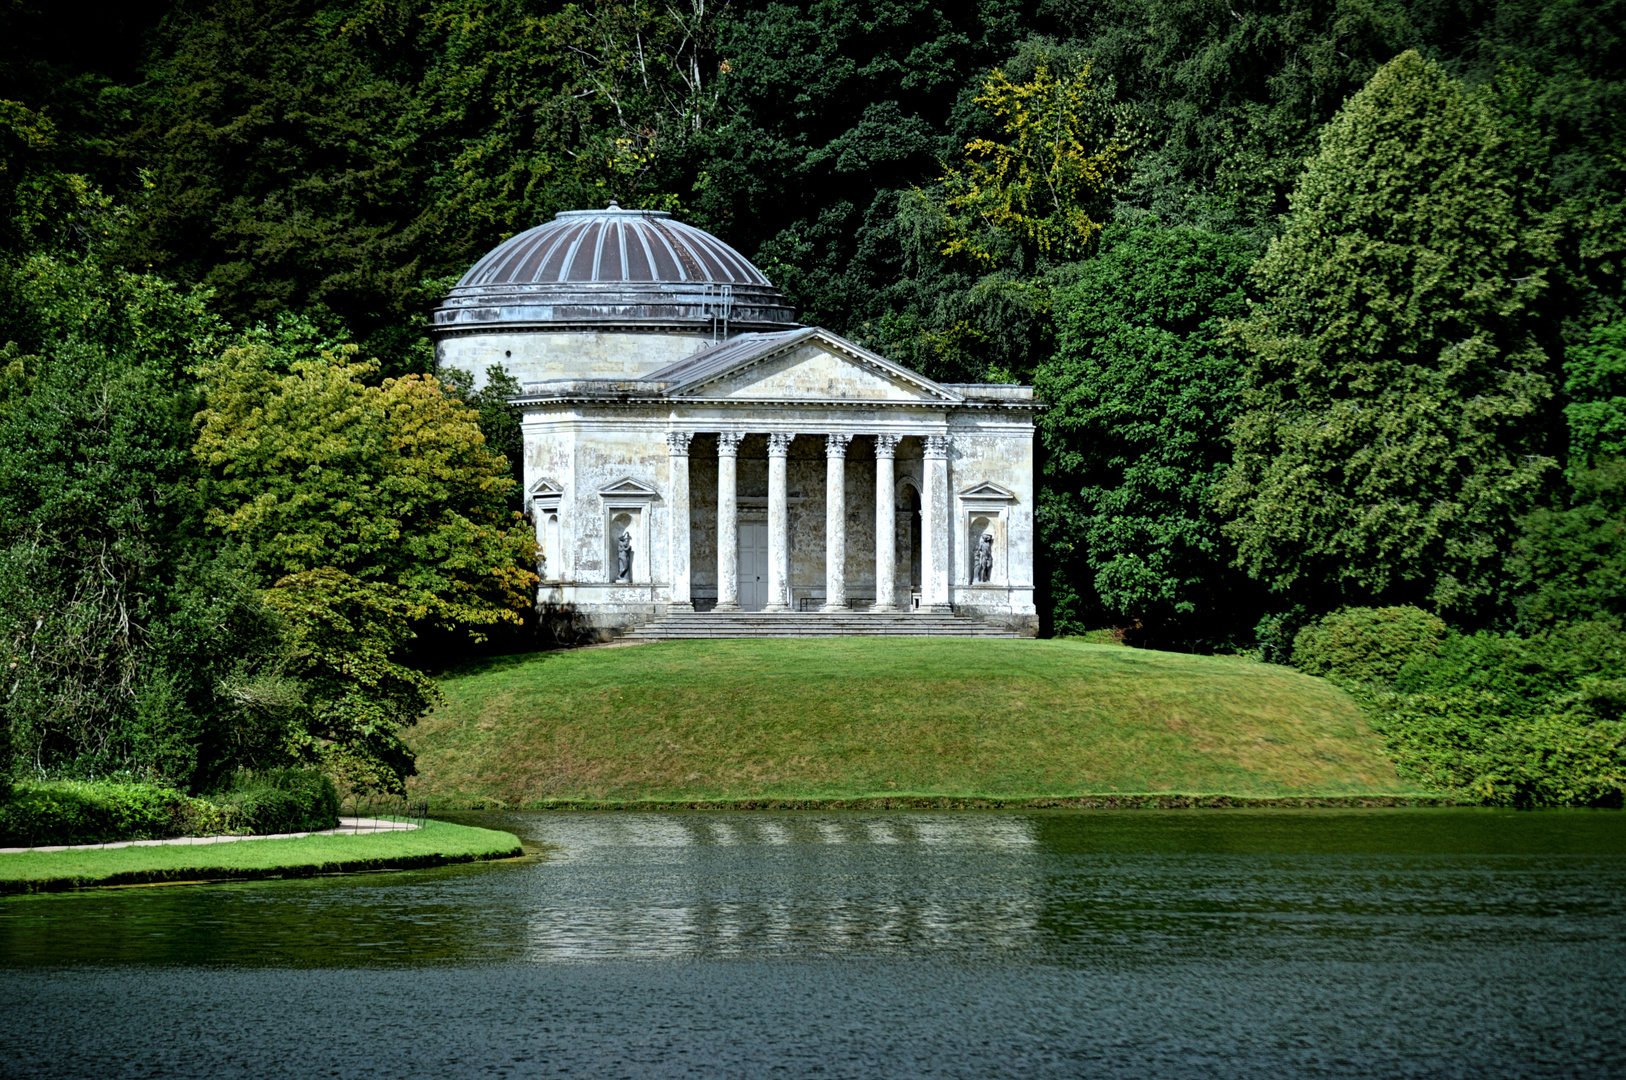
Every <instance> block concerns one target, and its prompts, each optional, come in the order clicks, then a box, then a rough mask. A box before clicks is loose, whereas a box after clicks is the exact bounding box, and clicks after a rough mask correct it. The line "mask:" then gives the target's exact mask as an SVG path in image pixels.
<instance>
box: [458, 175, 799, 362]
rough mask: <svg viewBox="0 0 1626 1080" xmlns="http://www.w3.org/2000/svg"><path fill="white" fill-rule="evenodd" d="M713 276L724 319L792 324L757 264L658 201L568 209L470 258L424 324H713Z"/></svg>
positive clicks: (750, 324)
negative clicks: (652, 205)
mask: <svg viewBox="0 0 1626 1080" xmlns="http://www.w3.org/2000/svg"><path fill="white" fill-rule="evenodd" d="M718 286H722V287H725V288H726V289H728V290H729V291H731V292H732V294H733V296H734V302H733V304H732V305H730V307H731V308H732V311H733V317H732V318H731V319H730V321H729V325H730V326H731V327H732V328H735V329H737V330H738V331H740V332H751V331H763V332H768V331H779V330H784V329H787V328H790V327H794V326H795V325H796V321H795V319H796V313H795V312H794V311H792V310H791V308H790V306H789V305H788V304H786V303H785V298H784V297H783V296H782V295H780V293H779V291H778V290H777V289H775V288H774V286H773V283H772V282H771V281H769V280H768V278H767V277H766V276H765V275H764V274H763V273H762V271H760V270H758V269H757V268H756V267H755V266H752V265H751V262H750V260H748V259H746V258H745V257H744V256H743V255H741V254H740V253H739V252H738V251H735V250H734V249H733V248H732V247H730V246H729V245H728V244H726V243H724V242H723V241H722V240H719V239H718V238H717V237H715V236H712V235H711V234H710V233H708V232H705V231H704V230H702V229H697V228H695V227H694V226H692V225H686V224H684V223H683V222H680V221H677V220H674V219H673V218H672V215H670V214H668V213H665V212H663V211H659V210H622V209H621V208H620V207H616V206H611V207H609V208H607V209H605V210H571V211H565V212H563V213H560V214H558V215H556V216H555V217H554V219H553V220H552V221H549V222H547V223H545V224H542V225H538V226H536V227H535V228H532V229H528V230H526V231H524V232H522V233H519V234H518V235H516V236H513V237H510V238H509V239H508V240H505V241H504V242H503V243H501V244H499V245H498V246H497V247H496V248H494V249H493V250H492V251H491V252H489V253H488V254H486V255H485V256H484V257H483V258H481V259H479V260H478V261H476V262H475V264H474V265H473V266H472V267H471V268H470V269H469V272H468V273H467V274H465V275H463V278H462V280H461V281H459V282H458V283H457V285H456V286H454V287H453V289H452V291H451V293H450V294H449V295H447V297H446V298H445V300H443V301H442V302H441V304H440V305H439V306H438V307H437V308H436V309H435V312H434V318H433V322H432V326H433V327H434V329H433V331H432V332H433V333H434V334H436V335H437V336H438V335H440V334H442V333H466V332H470V331H474V330H476V328H479V329H480V330H482V331H483V330H496V329H498V328H500V327H512V328H515V329H518V328H520V327H526V328H530V329H541V328H545V327H550V326H558V327H560V328H565V327H576V328H584V329H585V328H587V327H605V328H608V327H622V328H626V329H633V330H639V331H643V330H648V331H649V332H654V331H655V330H656V329H657V328H659V329H660V331H661V332H674V331H675V332H683V333H690V332H714V331H715V329H716V326H715V323H716V318H715V316H716V297H715V294H716V292H717V287H718Z"/></svg>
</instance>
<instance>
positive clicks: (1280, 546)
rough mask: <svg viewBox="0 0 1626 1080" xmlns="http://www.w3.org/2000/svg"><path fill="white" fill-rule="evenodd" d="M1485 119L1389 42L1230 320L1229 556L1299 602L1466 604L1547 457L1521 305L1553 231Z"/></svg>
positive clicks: (1337, 123)
mask: <svg viewBox="0 0 1626 1080" xmlns="http://www.w3.org/2000/svg"><path fill="white" fill-rule="evenodd" d="M1507 156H1508V155H1507V150H1506V146H1505V142H1504V139H1503V137H1502V136H1501V134H1500V133H1499V132H1498V130H1497V128H1496V126H1495V124H1494V123H1493V121H1492V120H1491V119H1490V117H1489V115H1488V113H1487V112H1486V111H1485V110H1482V109H1481V108H1479V107H1478V105H1477V104H1476V102H1475V101H1474V100H1473V99H1472V98H1470V96H1469V95H1467V94H1466V93H1465V92H1464V91H1463V89H1462V88H1461V87H1460V86H1459V85H1458V84H1457V83H1456V82H1454V81H1453V80H1451V79H1450V78H1449V77H1447V76H1446V74H1445V73H1444V72H1443V71H1442V70H1441V69H1440V68H1439V67H1438V66H1437V65H1435V64H1433V63H1430V62H1427V61H1424V60H1423V59H1422V58H1421V57H1419V56H1418V55H1417V54H1416V53H1415V52H1406V53H1403V54H1401V55H1400V56H1399V57H1397V58H1396V59H1395V60H1393V61H1391V62H1390V63H1389V64H1387V65H1385V66H1384V67H1383V68H1382V69H1381V70H1379V71H1378V73H1377V74H1376V75H1374V76H1373V78H1372V80H1371V82H1369V83H1368V84H1367V85H1366V87H1365V88H1364V89H1362V90H1361V91H1360V92H1359V93H1357V94H1355V95H1354V96H1353V97H1352V98H1350V100H1349V102H1348V103H1347V104H1346V105H1345V107H1344V108H1343V110H1342V111H1341V112H1340V113H1339V114H1338V116H1337V117H1336V118H1334V120H1333V121H1332V122H1331V123H1330V124H1329V125H1328V127H1327V129H1326V131H1325V133H1324V135H1323V137H1322V140H1321V145H1320V149H1319V151H1318V153H1317V154H1316V156H1315V157H1314V158H1312V159H1311V161H1310V163H1309V165H1308V167H1307V169H1306V171H1305V173H1304V175H1303V177H1302V178H1301V179H1300V181H1299V183H1298V186H1297V188H1296V190H1295V191H1294V194H1293V198H1292V203H1291V208H1292V212H1291V216H1290V218H1289V222H1288V225H1287V229H1286V231H1285V233H1284V234H1283V235H1282V236H1281V238H1280V239H1279V240H1277V241H1276V242H1275V243H1273V244H1272V245H1271V248H1270V250H1269V252H1268V253H1267V254H1266V256H1265V258H1264V259H1263V260H1261V262H1260V263H1259V265H1258V266H1257V267H1256V269H1255V273H1256V275H1257V277H1258V283H1259V285H1260V288H1261V291H1262V292H1263V294H1264V295H1265V297H1266V300H1265V302H1264V303H1263V304H1261V305H1260V306H1258V307H1257V308H1256V309H1255V310H1254V312H1253V314H1252V316H1251V317H1250V318H1249V319H1247V320H1245V321H1244V322H1243V323H1242V324H1240V325H1239V326H1238V328H1237V335H1238V338H1239V340H1240V341H1241V342H1242V343H1243V344H1244V346H1245V347H1246V349H1247V351H1248V353H1249V354H1250V361H1249V364H1248V369H1247V372H1246V384H1245V387H1244V397H1243V412H1242V414H1241V416H1240V417H1239V418H1238V420H1237V422H1236V424H1235V426H1234V428H1233V432H1232V437H1233V441H1234V443H1235V447H1236V462H1235V465H1234V466H1233V468H1232V471H1231V473H1230V476H1229V477H1228V479H1227V482H1226V485H1225V487H1224V489H1223V490H1222V493H1221V496H1220V498H1221V502H1222V505H1223V506H1224V507H1225V508H1226V509H1227V510H1228V511H1229V512H1230V513H1231V514H1232V515H1233V519H1234V520H1233V521H1232V523H1231V525H1230V530H1231V532H1232V535H1233V536H1234V538H1235V539H1236V541H1237V544H1238V549H1239V552H1240V561H1241V563H1242V565H1244V566H1245V567H1246V568H1247V569H1248V570H1249V572H1250V573H1252V574H1253V575H1254V576H1256V577H1258V578H1261V579H1263V580H1265V581H1267V582H1268V583H1269V584H1270V585H1271V587H1272V588H1274V589H1275V590H1277V591H1278V592H1281V593H1286V594H1288V595H1289V596H1291V597H1292V598H1293V600H1294V601H1296V602H1305V603H1308V604H1310V605H1311V606H1312V607H1323V608H1325V607H1332V606H1336V605H1337V604H1339V603H1379V602H1381V603H1399V602H1411V603H1419V604H1423V605H1426V606H1430V607H1433V608H1435V609H1437V610H1440V611H1442V612H1452V613H1456V614H1459V615H1461V616H1464V617H1471V616H1472V615H1473V614H1474V613H1483V612H1485V611H1486V610H1488V608H1489V606H1490V605H1493V604H1494V603H1495V601H1496V600H1497V598H1498V595H1499V592H1500V590H1501V587H1502V586H1501V582H1502V575H1503V563H1504V559H1505V556H1506V552H1507V550H1508V548H1509V545H1510V542H1511V540H1512V537H1513V536H1515V535H1516V534H1517V531H1518V526H1517V522H1518V519H1519V516H1520V515H1521V514H1522V513H1524V512H1525V511H1526V510H1528V509H1529V506H1530V504H1531V501H1532V498H1533V497H1534V495H1535V494H1536V493H1537V489H1538V487H1539V485H1540V484H1541V482H1542V479H1543V476H1544V474H1546V472H1547V470H1549V469H1550V468H1551V467H1552V466H1553V461H1552V460H1551V458H1549V457H1548V456H1547V455H1546V453H1545V451H1546V449H1547V447H1546V445H1545V438H1544V435H1543V432H1542V421H1543V419H1544V413H1545V405H1546V403H1547V402H1548V401H1549V399H1550V398H1551V396H1552V393H1553V387H1552V380H1551V378H1550V377H1549V374H1548V372H1547V368H1548V358H1547V357H1546V355H1545V354H1544V353H1543V352H1542V350H1541V349H1540V348H1539V346H1538V345H1537V344H1536V341H1535V338H1534V336H1533V332H1532V330H1533V327H1532V313H1531V307H1532V302H1533V301H1534V300H1535V299H1536V298H1537V297H1538V296H1539V295H1540V293H1541V292H1542V290H1543V288H1544V280H1545V274H1546V273H1547V270H1546V268H1545V267H1546V264H1547V263H1548V262H1549V260H1550V257H1551V251H1550V247H1551V245H1550V242H1549V241H1548V239H1547V237H1546V236H1545V234H1544V233H1543V232H1542V230H1541V228H1540V226H1539V224H1537V223H1536V222H1535V220H1534V218H1533V217H1532V215H1530V214H1529V213H1528V212H1527V211H1526V210H1524V209H1523V208H1522V207H1521V192H1520V190H1519V188H1518V186H1517V185H1516V183H1515V182H1514V178H1513V176H1512V174H1511V171H1510V169H1509V168H1508V166H1507V164H1506V159H1507Z"/></svg>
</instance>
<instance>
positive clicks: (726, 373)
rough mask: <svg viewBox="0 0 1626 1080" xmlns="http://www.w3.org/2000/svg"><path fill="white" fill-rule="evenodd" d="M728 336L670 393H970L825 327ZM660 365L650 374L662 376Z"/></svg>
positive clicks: (930, 400)
mask: <svg viewBox="0 0 1626 1080" xmlns="http://www.w3.org/2000/svg"><path fill="white" fill-rule="evenodd" d="M752 337H753V338H754V340H749V341H746V340H740V339H736V340H734V341H730V342H726V343H724V344H723V345H720V346H717V347H715V348H714V349H712V350H708V353H702V354H699V355H697V356H695V357H693V358H691V359H690V360H688V361H685V362H684V363H683V364H682V365H674V366H673V370H672V372H671V375H670V376H669V378H670V381H669V383H668V386H667V390H666V393H667V395H668V396H669V397H674V398H690V399H705V400H719V399H726V400H729V401H763V402H768V401H776V402H777V401H817V402H845V401H851V402H853V403H855V404H860V403H862V404H871V403H873V404H897V405H910V404H932V405H944V404H953V403H958V402H960V401H963V400H964V398H963V397H962V396H961V395H960V394H958V393H956V392H954V391H953V390H949V389H948V388H947V387H944V386H940V385H938V384H937V383H934V382H932V381H931V380H930V379H928V378H926V377H925V376H924V375H921V374H919V373H918V372H914V371H910V370H909V369H908V368H906V367H904V366H903V365H902V364H895V363H893V362H892V361H890V360H888V359H886V358H885V357H883V356H881V355H879V354H877V353H874V352H871V351H870V350H868V349H866V348H864V347H863V346H861V345H858V344H856V343H854V342H851V341H848V340H847V339H845V338H843V337H840V336H839V335H837V334H832V333H830V332H829V331H827V330H822V329H819V328H818V327H810V328H807V329H803V330H798V331H792V332H787V333H779V334H762V335H753V336H752ZM661 377H662V375H661V373H657V374H655V375H651V376H649V378H650V379H652V380H655V379H660V378H661Z"/></svg>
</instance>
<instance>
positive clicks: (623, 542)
mask: <svg viewBox="0 0 1626 1080" xmlns="http://www.w3.org/2000/svg"><path fill="white" fill-rule="evenodd" d="M615 580H617V581H631V580H632V534H631V533H630V532H624V533H622V534H621V539H619V540H617V541H616V542H615Z"/></svg>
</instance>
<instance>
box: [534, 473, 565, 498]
mask: <svg viewBox="0 0 1626 1080" xmlns="http://www.w3.org/2000/svg"><path fill="white" fill-rule="evenodd" d="M564 493H565V489H564V488H562V487H560V486H559V485H558V484H556V483H554V482H553V481H552V480H549V479H548V478H547V477H545V476H544V477H542V478H541V479H540V480H538V481H537V482H536V483H534V484H532V485H531V494H532V495H563V494H564Z"/></svg>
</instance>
